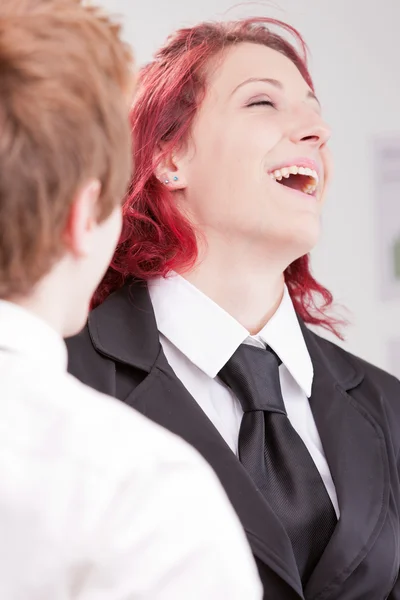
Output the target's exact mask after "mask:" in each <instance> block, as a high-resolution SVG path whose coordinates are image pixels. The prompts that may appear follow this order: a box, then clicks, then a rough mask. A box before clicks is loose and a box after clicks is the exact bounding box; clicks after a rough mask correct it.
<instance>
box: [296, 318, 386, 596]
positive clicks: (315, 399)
mask: <svg viewBox="0 0 400 600" xmlns="http://www.w3.org/2000/svg"><path fill="white" fill-rule="evenodd" d="M303 333H304V337H305V339H306V343H307V346H308V349H309V352H310V355H311V359H312V362H313V365H314V383H313V390H312V396H311V399H310V404H311V408H312V411H313V415H314V418H315V421H316V424H317V428H318V432H319V434H320V437H321V441H322V445H323V448H324V451H325V455H326V459H327V462H328V465H329V468H330V471H331V474H332V478H333V481H334V484H335V487H336V492H337V495H338V502H339V508H340V519H339V521H338V524H337V527H336V530H335V532H334V534H333V536H332V538H331V540H330V542H329V544H328V546H327V548H326V550H325V552H324V554H323V555H322V557H321V560H320V562H319V563H318V565H317V567H316V569H315V571H314V573H313V575H312V576H311V578H310V580H309V582H308V585H307V586H306V589H305V597H306V599H307V600H312V599H317V598H318V600H323V599H324V598H326V597H328V596H329V597H331V595H332V594H334V593H335V592H337V593H338V595H337V596H336V595H335V596H334V597H340V592H339V590H340V587H341V586H342V584H343V582H344V580H345V579H346V578H347V577H348V576H349V575H351V573H352V572H353V571H354V570H355V569H356V568H357V566H358V565H359V564H360V563H361V561H362V560H363V559H364V557H365V556H366V555H367V553H368V552H369V550H370V548H371V546H372V545H373V543H374V542H375V540H376V538H377V536H378V534H379V532H380V529H381V527H382V524H383V519H384V516H385V513H386V511H387V506H388V494H389V485H388V479H389V467H388V459H387V454H386V447H385V442H384V437H383V433H382V431H381V429H380V427H379V425H378V424H377V423H376V421H375V420H374V419H373V418H372V416H371V415H369V414H368V412H367V411H366V409H365V408H364V407H363V406H362V405H361V403H359V402H358V400H357V398H360V396H359V394H360V391H359V390H357V386H358V385H359V384H360V383H361V381H362V380H363V378H364V374H363V373H362V372H360V371H359V370H358V369H356V367H355V366H354V364H353V363H352V362H350V360H349V359H347V358H346V357H345V356H344V355H343V353H341V352H340V350H339V349H338V348H337V347H336V346H334V345H331V344H328V343H327V342H326V341H324V340H322V339H321V338H318V337H317V336H314V334H312V333H311V332H310V331H308V330H307V329H306V328H305V327H304V326H303ZM321 346H323V348H321ZM377 401H378V402H379V398H377Z"/></svg>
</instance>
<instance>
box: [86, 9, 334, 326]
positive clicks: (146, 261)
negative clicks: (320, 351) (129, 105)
mask: <svg viewBox="0 0 400 600" xmlns="http://www.w3.org/2000/svg"><path fill="white" fill-rule="evenodd" d="M276 29H278V30H279V29H280V33H277V32H276ZM287 34H290V35H291V36H292V38H293V42H294V44H295V45H292V44H291V43H289V42H288V41H287V39H286V38H287ZM295 46H297V48H298V50H296V49H295ZM131 118H132V129H133V135H134V139H135V153H134V161H135V175H134V178H133V181H132V184H131V188H130V194H129V198H128V200H127V203H126V205H125V229H124V235H123V241H122V243H121V245H120V246H119V248H118V250H117V253H116V256H115V259H114V261H113V268H112V269H111V270H110V272H109V273H108V275H107V277H106V278H105V280H104V282H103V284H102V286H101V287H100V289H99V291H98V293H97V295H96V302H99V301H101V300H102V298H104V296H105V295H107V294H108V293H109V292H110V291H111V290H112V289H115V287H118V286H119V285H120V284H121V282H122V281H123V280H124V278H125V277H127V276H130V275H133V276H135V277H139V278H142V279H148V278H151V277H153V276H155V275H166V274H167V273H168V272H169V271H170V270H171V269H175V270H177V271H180V272H184V271H185V270H187V269H190V268H191V267H192V266H193V265H194V264H195V262H196V259H197V257H198V251H199V249H200V246H201V245H203V247H204V250H205V252H207V245H208V243H209V242H210V240H211V239H215V238H220V239H224V240H225V241H226V243H228V244H236V245H237V246H238V247H243V244H251V245H253V246H254V247H257V248H258V250H261V255H264V256H265V260H266V261H268V260H271V257H273V259H274V260H275V261H276V262H278V263H279V265H280V267H281V268H282V272H285V278H286V283H287V285H288V287H289V290H290V292H291V295H292V298H293V300H294V302H295V306H296V308H297V310H298V312H299V313H300V315H301V316H302V317H303V318H304V319H305V320H306V321H307V322H312V323H318V324H322V325H325V326H327V327H331V325H332V323H331V322H330V320H329V319H328V318H326V317H324V315H323V314H322V313H321V312H320V309H316V306H315V304H314V300H313V294H314V293H317V294H320V295H322V297H323V301H324V303H325V305H326V306H327V305H328V304H330V303H331V300H332V299H331V296H330V294H329V292H328V291H327V290H325V289H324V288H323V287H322V286H320V285H319V284H318V283H317V282H316V281H315V280H314V279H313V278H312V276H311V274H310V271H309V262H308V255H307V253H308V252H309V250H310V249H311V248H312V247H313V246H314V244H315V243H316V241H317V239H318V235H319V228H320V212H321V207H322V204H323V200H324V196H325V189H326V182H327V180H328V179H329V171H330V167H329V159H328V154H327V148H326V144H327V141H328V139H329V128H328V126H327V125H326V124H325V122H324V121H323V119H322V117H321V111H320V106H319V102H318V99H317V98H316V96H315V93H314V87H313V83H312V80H311V77H310V75H309V72H308V69H307V64H306V49H305V45H304V42H303V40H302V38H301V36H300V34H298V33H297V32H296V31H295V30H294V29H293V28H291V27H290V26H288V25H286V24H284V23H281V22H278V21H275V20H271V19H266V18H257V19H249V20H243V21H237V22H231V23H203V24H200V25H198V26H196V27H193V28H191V29H184V30H180V31H178V32H177V33H176V34H175V35H174V36H172V37H171V38H170V39H169V40H168V41H167V44H166V45H165V46H164V47H163V48H161V50H160V51H159V52H158V53H157V55H156V57H155V60H154V61H153V62H152V63H150V64H149V65H147V66H146V67H145V68H144V69H143V71H142V73H141V75H140V80H139V88H138V94H137V96H136V100H135V103H134V106H133V110H132V117H131ZM258 255H260V252H258ZM313 309H314V310H313Z"/></svg>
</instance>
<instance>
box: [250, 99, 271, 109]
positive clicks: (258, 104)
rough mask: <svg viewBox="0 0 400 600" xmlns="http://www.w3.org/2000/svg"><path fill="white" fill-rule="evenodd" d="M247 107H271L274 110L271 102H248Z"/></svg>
mask: <svg viewBox="0 0 400 600" xmlns="http://www.w3.org/2000/svg"><path fill="white" fill-rule="evenodd" d="M247 106H248V107H250V106H272V108H276V107H275V104H274V103H273V102H271V100H255V101H254V102H250V104H248V105H247Z"/></svg>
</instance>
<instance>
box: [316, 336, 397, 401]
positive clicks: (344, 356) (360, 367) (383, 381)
mask: <svg viewBox="0 0 400 600" xmlns="http://www.w3.org/2000/svg"><path fill="white" fill-rule="evenodd" d="M312 336H313V337H314V338H315V339H316V340H317V343H318V345H319V347H320V348H321V350H322V351H323V352H324V354H325V355H328V356H329V357H330V358H334V359H335V358H336V360H337V361H340V362H343V361H345V362H347V363H348V364H349V365H351V366H352V367H353V368H354V369H355V370H357V371H361V372H362V373H363V374H364V376H365V378H366V379H367V380H371V381H374V382H375V383H377V384H379V385H381V386H382V387H383V388H385V389H388V390H396V391H397V392H400V381H399V380H398V379H397V377H395V376H393V375H391V374H390V373H388V372H387V371H385V370H384V369H381V368H379V367H377V366H375V365H373V364H372V363H370V362H368V361H366V360H364V359H362V358H360V357H359V356H356V355H355V354H352V353H351V352H348V351H347V350H345V349H344V348H341V347H340V346H338V345H337V344H335V343H333V342H331V341H329V340H327V339H325V338H323V337H321V336H319V335H317V334H315V333H312Z"/></svg>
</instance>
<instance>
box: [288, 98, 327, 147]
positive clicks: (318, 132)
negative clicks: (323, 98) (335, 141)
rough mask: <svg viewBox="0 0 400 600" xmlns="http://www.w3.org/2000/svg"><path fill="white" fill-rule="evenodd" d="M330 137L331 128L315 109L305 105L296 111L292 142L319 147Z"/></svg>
mask: <svg viewBox="0 0 400 600" xmlns="http://www.w3.org/2000/svg"><path fill="white" fill-rule="evenodd" d="M330 137H331V130H330V128H329V126H328V124H327V123H326V122H325V121H324V119H323V118H322V117H321V115H319V114H318V113H317V112H315V110H313V109H312V108H308V107H306V108H304V109H303V110H301V111H299V112H298V113H297V115H296V118H295V119H294V122H293V129H292V133H291V140H292V141H293V142H295V143H296V144H308V145H310V146H314V147H316V148H320V147H321V146H323V145H324V144H326V143H327V142H328V140H329V138H330Z"/></svg>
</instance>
